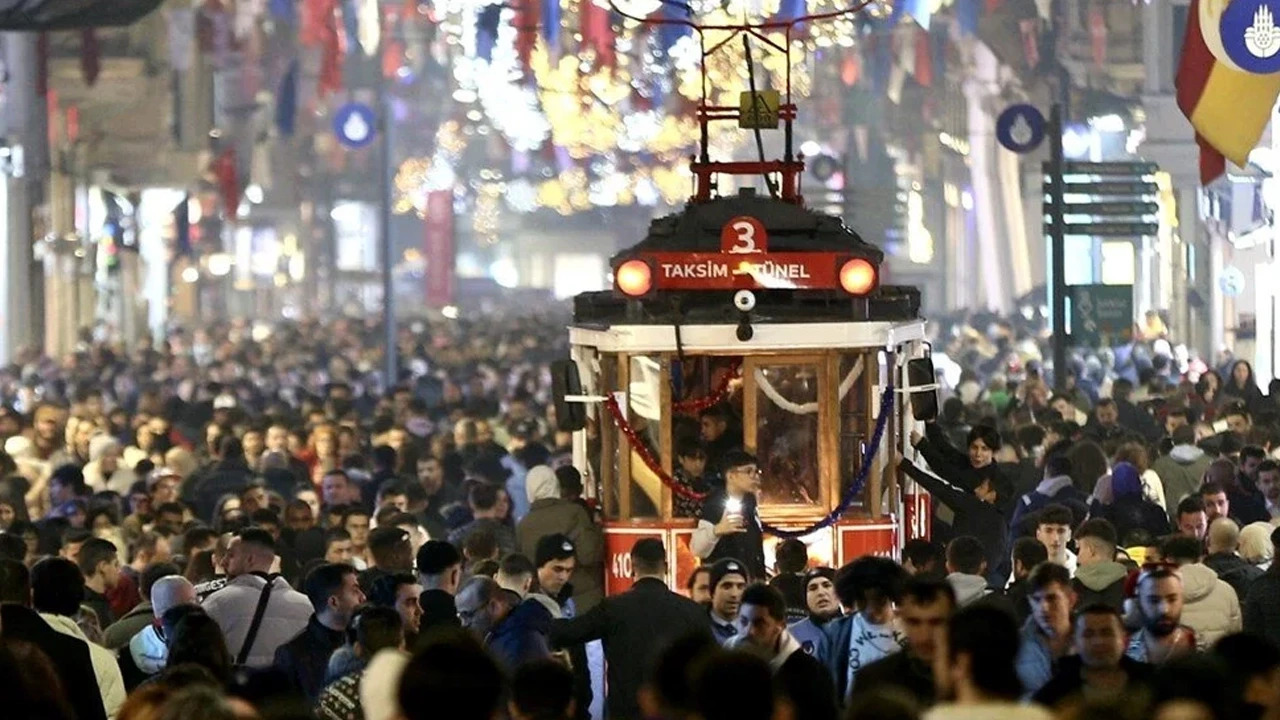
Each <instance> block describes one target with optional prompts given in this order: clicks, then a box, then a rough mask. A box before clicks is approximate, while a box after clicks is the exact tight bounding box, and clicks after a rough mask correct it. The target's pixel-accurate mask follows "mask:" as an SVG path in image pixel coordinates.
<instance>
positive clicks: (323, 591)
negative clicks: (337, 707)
mask: <svg viewBox="0 0 1280 720" xmlns="http://www.w3.org/2000/svg"><path fill="white" fill-rule="evenodd" d="M304 588H305V589H306V591H307V597H308V598H309V599H310V600H311V605H312V607H314V608H315V614H314V615H312V616H311V620H310V621H309V622H308V623H307V628H306V629H305V630H303V631H302V633H301V634H299V635H298V636H297V637H295V638H294V639H292V640H290V641H289V642H287V643H285V644H284V645H281V646H280V647H279V649H277V650H276V657H275V663H274V664H275V667H276V668H278V669H279V670H281V671H282V672H283V673H284V674H285V675H287V676H288V677H289V680H290V682H291V683H292V685H293V687H294V689H296V690H297V691H299V692H301V693H302V694H303V695H305V696H306V698H307V700H309V701H310V702H311V703H315V701H316V700H317V699H318V698H319V697H320V691H321V690H323V689H324V676H325V670H326V669H328V667H329V656H330V655H332V654H333V651H334V650H337V649H338V648H340V647H342V645H343V643H344V642H345V641H346V637H347V626H348V625H350V624H351V618H352V617H353V616H354V615H355V611H356V608H357V607H359V606H360V605H361V604H363V603H364V593H363V592H361V591H360V585H359V583H358V582H357V581H356V569H355V568H353V567H351V566H350V565H345V564H343V565H340V564H337V563H331V564H327V565H321V566H320V567H318V568H316V569H315V570H312V571H311V572H310V574H308V575H307V579H306V582H305V583H304Z"/></svg>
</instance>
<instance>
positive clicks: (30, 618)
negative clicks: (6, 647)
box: [0, 603, 107, 720]
mask: <svg viewBox="0 0 1280 720" xmlns="http://www.w3.org/2000/svg"><path fill="white" fill-rule="evenodd" d="M0 624H2V625H3V628H4V629H3V632H4V636H5V637H6V638H11V639H14V640H22V641H25V642H29V643H31V644H32V645H35V646H36V647H38V648H40V650H41V651H43V652H44V654H45V655H47V656H49V660H50V661H51V662H52V663H53V668H54V670H56V671H57V673H58V679H60V680H61V681H62V690H63V692H65V693H66V696H67V701H68V702H69V703H70V704H71V709H72V710H73V711H75V714H76V717H77V718H79V720H106V718H107V711H106V709H105V708H104V707H103V706H102V695H100V694H99V693H98V676H97V675H96V674H95V673H94V671H93V660H92V658H91V657H90V656H89V644H88V643H86V642H85V641H83V640H80V639H78V638H73V637H71V636H70V635H63V634H62V633H60V632H58V631H57V630H54V629H53V628H52V627H51V626H50V625H49V623H47V622H45V621H44V619H42V618H41V617H40V616H39V615H37V614H36V613H35V611H33V610H31V609H30V608H26V607H23V606H21V605H11V604H8V603H5V604H4V605H0Z"/></svg>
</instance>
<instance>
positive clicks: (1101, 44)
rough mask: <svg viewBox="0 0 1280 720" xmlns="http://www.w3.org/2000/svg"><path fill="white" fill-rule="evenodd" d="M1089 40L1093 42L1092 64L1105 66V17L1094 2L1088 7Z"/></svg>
mask: <svg viewBox="0 0 1280 720" xmlns="http://www.w3.org/2000/svg"><path fill="white" fill-rule="evenodd" d="M1089 39H1090V40H1092V41H1093V64H1094V65H1097V66H1098V67H1102V66H1104V65H1106V64H1107V16H1106V14H1105V13H1104V12H1103V11H1102V8H1101V7H1099V6H1098V4H1097V3H1096V2H1095V3H1094V4H1093V5H1091V6H1089Z"/></svg>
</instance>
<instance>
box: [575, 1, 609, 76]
mask: <svg viewBox="0 0 1280 720" xmlns="http://www.w3.org/2000/svg"><path fill="white" fill-rule="evenodd" d="M578 14H579V16H580V17H579V23H580V24H579V30H580V32H581V33H582V45H583V47H589V48H591V49H592V50H595V51H596V60H597V65H598V66H600V67H613V66H614V65H615V64H616V63H617V60H618V54H617V52H616V51H615V49H614V37H613V26H612V25H611V24H610V22H609V11H608V10H606V9H604V8H602V7H600V6H599V5H596V4H595V3H594V2H592V1H591V0H582V5H581V7H580V9H579V11H578Z"/></svg>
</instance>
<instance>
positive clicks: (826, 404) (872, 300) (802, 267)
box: [560, 5, 928, 594]
mask: <svg viewBox="0 0 1280 720" xmlns="http://www.w3.org/2000/svg"><path fill="white" fill-rule="evenodd" d="M861 7H862V5H856V6H854V7H851V8H849V9H848V10H846V11H844V12H841V13H832V14H830V15H828V16H819V17H814V16H811V17H806V18H799V19H797V20H793V21H790V22H774V23H762V24H758V25H742V26H738V27H716V28H707V27H700V26H696V25H693V24H692V23H689V22H686V21H675V20H661V21H658V22H667V23H677V24H683V25H687V26H688V27H691V28H693V29H694V30H695V31H696V32H697V33H698V35H699V37H701V38H703V55H704V59H705V57H706V56H707V55H708V54H710V53H712V52H715V51H717V50H718V49H720V48H722V47H723V46H724V45H725V44H727V42H728V40H729V39H732V38H733V37H734V36H736V35H741V36H742V37H743V39H744V44H745V43H746V42H747V39H748V38H753V39H754V40H756V41H758V42H761V43H765V44H769V45H771V46H772V47H774V48H776V49H777V50H778V51H780V52H787V53H789V48H790V46H791V45H790V36H791V32H792V29H793V28H794V27H795V26H796V25H797V24H802V23H806V22H814V21H820V20H822V19H823V18H824V17H830V16H835V15H840V14H845V13H849V12H855V11H857V10H859V9H861ZM614 9H615V11H617V12H619V13H620V14H624V15H625V13H621V11H619V10H618V9H617V8H616V7H615V8H614ZM634 19H635V20H638V21H649V22H653V20H652V19H647V20H646V19H642V18H634ZM707 30H716V31H718V32H719V34H720V35H721V36H725V34H726V33H728V36H727V37H723V39H720V40H718V41H716V42H714V43H713V44H712V46H711V47H710V48H708V42H707V39H706V37H705V35H704V31H707ZM765 30H770V31H775V32H777V31H781V30H785V33H786V42H785V44H782V45H779V44H778V43H776V42H774V41H772V40H771V39H770V38H769V37H768V36H767V35H766V34H765V33H764V32H763V31H765ZM747 59H748V63H750V48H749V46H748V47H747ZM787 65H788V67H789V66H790V62H789V58H788V64H787ZM752 78H753V79H752V88H751V91H750V92H749V93H743V100H742V104H741V106H739V107H725V106H715V105H711V104H709V103H708V102H707V100H706V87H705V78H704V98H703V102H702V104H701V105H699V106H698V110H697V115H698V120H699V121H700V123H701V124H702V126H703V128H704V132H703V134H702V147H701V154H700V155H699V156H698V157H695V158H694V159H693V162H692V164H691V169H692V174H693V176H694V181H695V182H694V189H693V195H692V197H691V198H690V201H689V203H688V204H687V205H686V206H685V208H684V209H683V210H682V211H681V212H679V213H677V214H675V215H672V216H668V217H664V218H660V219H657V220H654V221H653V222H652V224H651V225H650V228H649V232H648V235H647V236H646V237H645V238H644V239H643V240H642V241H641V242H640V243H639V244H637V245H635V246H634V247H632V248H630V249H628V250H626V251H624V252H622V253H619V254H618V255H617V256H615V257H614V258H612V260H611V266H612V269H613V280H612V282H613V287H612V288H611V289H610V290H606V291H602V292H590V293H584V294H582V295H579V296H578V297H577V298H575V301H574V317H573V325H572V327H571V328H570V330H569V333H570V343H571V360H572V371H571V374H572V375H573V376H574V377H573V381H568V382H569V384H570V385H578V386H580V387H578V388H575V389H576V390H577V393H576V398H577V401H578V402H580V403H581V405H579V406H577V413H578V417H577V422H576V423H573V422H571V423H569V425H570V426H573V425H578V426H581V427H582V428H583V429H582V430H580V431H579V432H577V433H576V434H575V442H574V464H575V465H576V466H577V467H578V468H579V469H580V470H582V471H583V475H584V480H585V484H586V487H587V488H588V493H589V494H593V495H594V496H595V497H596V498H597V499H598V500H599V501H600V503H601V505H602V506H603V509H604V513H605V517H606V529H605V533H606V547H607V553H608V556H607V559H606V568H605V571H606V576H607V577H606V590H607V592H608V593H610V594H614V593H618V592H621V591H623V590H625V589H626V588H628V587H629V586H630V584H631V568H630V565H629V553H630V550H631V548H632V546H633V545H634V544H635V542H636V541H637V540H639V539H641V538H645V537H652V538H658V539H661V540H662V541H663V542H664V544H665V546H666V547H667V550H668V553H669V560H670V563H669V565H670V577H669V578H668V581H669V582H670V584H671V585H672V586H673V587H676V588H681V589H682V588H683V587H684V585H685V583H686V582H687V580H688V578H689V576H690V575H691V573H692V571H693V569H694V568H695V567H696V565H697V559H696V558H695V557H694V555H693V553H692V551H691V550H690V547H689V545H690V539H691V538H692V536H693V531H694V528H695V526H696V520H695V519H694V517H692V516H691V513H690V512H689V504H691V503H693V502H694V501H693V499H692V498H688V497H681V496H685V495H687V492H684V491H681V490H680V489H679V487H680V481H679V480H678V479H677V478H675V477H674V476H675V475H676V474H677V473H676V471H677V468H678V462H677V458H676V453H675V442H676V438H677V437H678V436H680V435H682V434H684V433H688V432H696V431H697V428H696V427H694V426H695V425H697V423H698V412H699V411H701V410H702V409H705V408H706V407H708V406H709V405H711V404H715V403H726V404H727V405H728V406H730V407H731V408H732V409H733V410H734V414H736V415H737V417H739V418H741V428H740V430H741V440H742V446H743V447H744V448H745V449H746V450H747V451H748V452H751V453H753V454H755V455H756V456H757V457H758V458H759V463H760V467H761V469H762V470H763V477H762V488H761V492H760V497H759V507H760V515H761V519H762V520H763V522H764V523H765V524H766V525H767V526H770V527H773V528H775V529H779V530H782V531H786V532H795V531H798V530H804V529H811V528H814V527H815V526H817V525H820V526H821V527H818V528H817V529H813V530H812V531H811V532H809V533H807V534H806V535H805V536H804V537H803V539H804V541H805V542H806V544H807V545H808V546H809V550H810V558H811V560H812V561H816V562H819V563H822V564H825V565H829V566H832V567H836V566H839V565H841V564H843V563H846V562H848V561H850V560H852V559H853V558H856V557H858V556H861V555H865V554H869V553H875V554H882V555H888V556H894V557H896V556H897V554H898V551H899V550H900V548H901V546H902V543H903V542H904V541H905V540H907V539H910V538H912V537H918V536H922V535H925V534H926V533H927V528H926V527H925V523H926V522H927V517H928V512H927V510H926V506H927V498H925V497H923V496H920V497H917V496H915V495H912V496H908V497H904V495H903V494H902V493H901V492H900V488H899V484H898V481H897V472H896V471H894V470H893V469H894V468H895V467H896V465H897V461H898V459H899V457H901V453H903V452H904V451H905V450H906V449H907V441H908V437H909V434H910V427H909V425H908V423H910V422H912V420H911V418H910V417H909V415H910V413H909V408H908V406H907V405H906V402H905V398H906V397H907V396H906V394H905V393H904V392H903V390H904V389H905V388H907V386H908V383H907V363H908V362H909V361H910V360H912V359H915V358H921V357H924V356H926V355H927V345H926V342H925V321H924V319H923V318H922V317H921V316H920V292H919V290H918V289H916V288H914V287H904V286H893V285H885V284H881V282H880V279H881V278H880V270H881V263H882V261H883V253H882V251H881V250H880V249H879V248H878V247H875V246H874V245H871V244H869V243H867V242H865V241H864V240H863V239H862V238H861V237H860V236H859V235H858V234H857V233H856V232H855V231H853V230H852V229H850V228H848V227H846V226H845V224H844V223H843V222H842V221H841V219H840V218H838V217H833V216H830V215H827V214H824V213H821V212H816V211H814V210H813V209H810V208H808V207H806V206H805V204H804V199H803V196H802V194H801V187H800V185H801V179H802V176H803V171H804V158H803V157H800V156H798V155H797V154H795V153H794V152H793V151H792V122H793V120H794V118H795V116H796V107H795V105H794V104H793V103H792V101H791V90H790V84H791V83H790V76H789V72H788V74H787V77H786V90H785V95H780V94H779V93H773V92H771V91H765V92H763V93H757V92H756V91H755V87H754V76H753V75H752ZM760 103H763V105H761V104H760ZM762 107H764V108H765V110H767V112H762V111H761V108H762ZM726 120H736V121H737V122H738V123H739V125H740V126H741V127H746V128H753V129H756V130H757V131H758V130H759V129H760V128H761V127H777V126H778V125H779V124H781V125H782V129H783V130H784V132H785V153H784V157H783V158H781V159H779V160H769V161H766V160H765V159H764V158H763V156H762V157H761V158H760V161H759V162H743V161H736V162H715V161H713V160H712V159H711V158H710V157H709V154H708V149H707V133H706V132H705V128H706V126H707V125H708V124H709V123H711V122H717V121H726ZM725 175H737V176H750V175H754V176H764V177H766V179H767V185H768V189H769V193H768V194H767V195H766V194H757V193H756V192H754V191H753V190H752V189H751V188H744V189H741V190H740V191H739V192H738V193H736V194H729V195H723V196H721V195H719V194H718V193H717V187H718V179H719V178H720V177H721V176H725ZM571 392H572V391H571ZM560 407H562V408H564V407H567V405H565V404H561V406H560ZM881 419H883V427H882V428H881V427H878V422H879V421H880V420H881ZM561 422H562V424H563V423H564V418H561ZM877 430H879V432H877ZM877 439H878V443H876V440H877ZM852 490H856V493H855V492H852ZM681 499H683V500H686V501H687V502H685V503H680V502H678V501H679V500H681ZM842 501H845V502H842ZM682 505H683V507H682ZM837 509H841V510H843V511H841V512H834V511H836V510H837ZM775 542H776V536H774V537H770V536H768V535H766V558H767V559H768V562H769V563H770V564H772V560H771V558H772V547H773V545H774V544H775Z"/></svg>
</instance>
